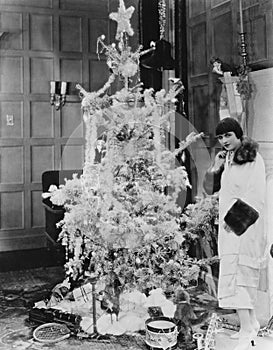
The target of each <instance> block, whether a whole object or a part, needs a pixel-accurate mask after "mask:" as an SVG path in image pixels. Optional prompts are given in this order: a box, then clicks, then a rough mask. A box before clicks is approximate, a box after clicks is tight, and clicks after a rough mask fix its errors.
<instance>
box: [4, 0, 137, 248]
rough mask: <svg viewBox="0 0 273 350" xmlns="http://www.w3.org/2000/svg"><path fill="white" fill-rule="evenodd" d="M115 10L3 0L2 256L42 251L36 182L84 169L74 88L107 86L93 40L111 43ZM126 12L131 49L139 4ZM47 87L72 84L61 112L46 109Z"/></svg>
mask: <svg viewBox="0 0 273 350" xmlns="http://www.w3.org/2000/svg"><path fill="white" fill-rule="evenodd" d="M118 3H119V2H118V0H115V1H112V0H92V1H90V0H77V1H75V0H0V6H1V14H0V23H1V26H2V25H4V24H5V25H6V24H7V27H8V28H9V32H8V33H7V35H5V36H3V37H2V38H1V40H0V62H1V64H0V113H1V114H0V127H1V129H0V147H1V151H2V149H3V150H4V151H3V152H4V158H3V157H2V160H3V161H2V163H1V170H0V176H1V178H0V195H1V196H2V198H4V199H2V206H3V203H4V202H5V205H6V206H5V209H2V208H0V211H1V213H0V218H1V220H2V223H4V224H3V225H1V224H0V251H6V250H17V249H30V248H39V247H43V246H45V243H46V241H45V234H44V229H45V228H44V224H45V223H44V208H43V207H42V205H41V196H40V195H41V191H42V184H41V176H42V173H43V172H44V171H46V170H54V169H56V170H57V169H72V168H73V169H75V168H81V167H82V166H83V162H84V137H83V136H84V125H83V121H82V111H81V106H80V98H79V96H78V91H76V90H75V88H74V86H75V83H80V84H82V85H83V86H84V88H86V89H87V90H90V87H92V88H93V89H99V88H101V87H102V85H103V84H104V83H105V82H106V80H107V79H108V76H109V69H108V67H107V65H106V61H105V56H104V55H102V57H101V60H100V61H99V60H98V57H97V54H96V41H97V37H98V36H99V35H101V34H105V36H106V40H105V41H106V43H111V42H112V40H114V36H115V30H116V23H112V31H113V33H111V36H110V35H109V32H110V30H109V28H110V24H109V23H110V22H113V21H110V20H109V18H108V15H109V12H111V11H115V12H116V11H117V8H118ZM130 5H134V6H135V13H134V14H133V18H132V21H131V23H132V26H133V28H134V30H135V36H134V38H130V44H131V43H133V49H135V48H136V47H137V46H138V20H139V18H138V13H137V12H138V0H128V1H127V0H126V7H128V6H130ZM94 79H95V80H96V81H94ZM51 80H57V81H60V80H63V81H68V82H73V83H74V84H73V88H72V89H70V91H69V93H71V92H72V95H70V94H69V95H67V99H66V104H65V106H64V107H63V109H61V110H58V111H57V110H56V109H55V108H54V106H51V105H50V100H49V99H50V88H49V82H50V81H51ZM7 115H12V116H13V120H14V123H13V124H14V125H12V126H8V125H7V118H6V116H7ZM15 150H16V151H15ZM18 150H20V151H18ZM14 152H16V153H14ZM11 157H12V158H13V159H15V161H14V162H13V163H11V162H10V158H11ZM8 162H10V164H9V166H7V164H8ZM3 163H4V164H3ZM11 167H14V168H11ZM11 172H12V176H11V177H10V176H9V174H10V173H11ZM22 176H23V178H22ZM3 196H4V197H3ZM6 198H7V200H6ZM18 198H20V199H18ZM19 207H20V214H18V211H19ZM14 213H15V215H18V217H19V219H18V220H19V221H18V222H17V223H15V225H14V224H12V222H11V221H9V220H10V218H9V217H10V215H14ZM8 216H9V217H8ZM5 220H6V221H5Z"/></svg>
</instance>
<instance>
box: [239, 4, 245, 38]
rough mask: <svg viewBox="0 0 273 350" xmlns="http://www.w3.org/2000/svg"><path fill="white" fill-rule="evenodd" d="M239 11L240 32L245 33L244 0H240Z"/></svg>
mask: <svg viewBox="0 0 273 350" xmlns="http://www.w3.org/2000/svg"><path fill="white" fill-rule="evenodd" d="M239 13H240V33H244V21H243V6H242V0H239Z"/></svg>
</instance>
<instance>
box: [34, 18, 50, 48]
mask: <svg viewBox="0 0 273 350" xmlns="http://www.w3.org/2000/svg"><path fill="white" fill-rule="evenodd" d="M52 21H53V17H52V16H51V15H46V14H31V15H30V49H31V50H39V51H52V50H53V30H52V29H53V25H52V23H53V22H52Z"/></svg>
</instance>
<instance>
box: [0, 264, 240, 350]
mask: <svg viewBox="0 0 273 350" xmlns="http://www.w3.org/2000/svg"><path fill="white" fill-rule="evenodd" d="M63 278H64V271H63V268H62V267H47V268H38V269H32V270H24V271H11V272H4V273H0V350H1V349H3V350H9V349H19V350H25V349H28V350H35V349H36V350H41V349H54V350H67V349H75V350H76V349H77V350H125V349H126V350H147V346H146V343H145V340H144V337H145V335H144V334H139V333H138V334H135V335H134V336H133V335H132V336H129V335H122V336H119V337H114V336H113V337H108V338H107V339H106V340H105V339H104V340H97V339H90V338H79V337H77V336H71V337H69V338H68V339H65V340H62V341H60V342H58V343H51V344H45V343H40V342H38V341H36V340H34V338H33V331H34V329H35V328H36V327H37V325H33V324H30V323H29V320H28V315H29V310H30V309H31V307H32V306H33V304H34V302H36V301H39V300H42V299H44V298H45V297H46V296H48V294H49V293H50V292H51V290H52V288H53V287H54V286H55V285H56V284H57V283H59V282H61V281H63ZM191 304H192V306H193V309H194V313H195V314H196V316H197V317H198V320H197V322H196V324H195V325H194V326H193V328H194V329H193V331H194V332H202V333H205V332H206V327H207V326H208V323H209V320H210V317H211V314H212V313H214V312H217V313H221V312H222V311H223V310H219V309H218V307H217V301H216V299H215V298H213V297H212V296H210V295H209V294H208V293H206V291H204V290H202V289H200V290H198V289H197V290H195V291H194V292H193V293H192V295H191ZM231 316H233V315H231ZM178 348H179V349H183V350H191V349H194V348H196V343H195V342H193V343H192V344H189V345H188V346H187V347H185V346H183V347H178Z"/></svg>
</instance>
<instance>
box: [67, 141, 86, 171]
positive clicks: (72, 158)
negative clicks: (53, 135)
mask: <svg viewBox="0 0 273 350" xmlns="http://www.w3.org/2000/svg"><path fill="white" fill-rule="evenodd" d="M83 161H84V148H83V146H74V145H69V144H68V145H64V146H63V147H62V159H61V162H62V169H82V167H83Z"/></svg>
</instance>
